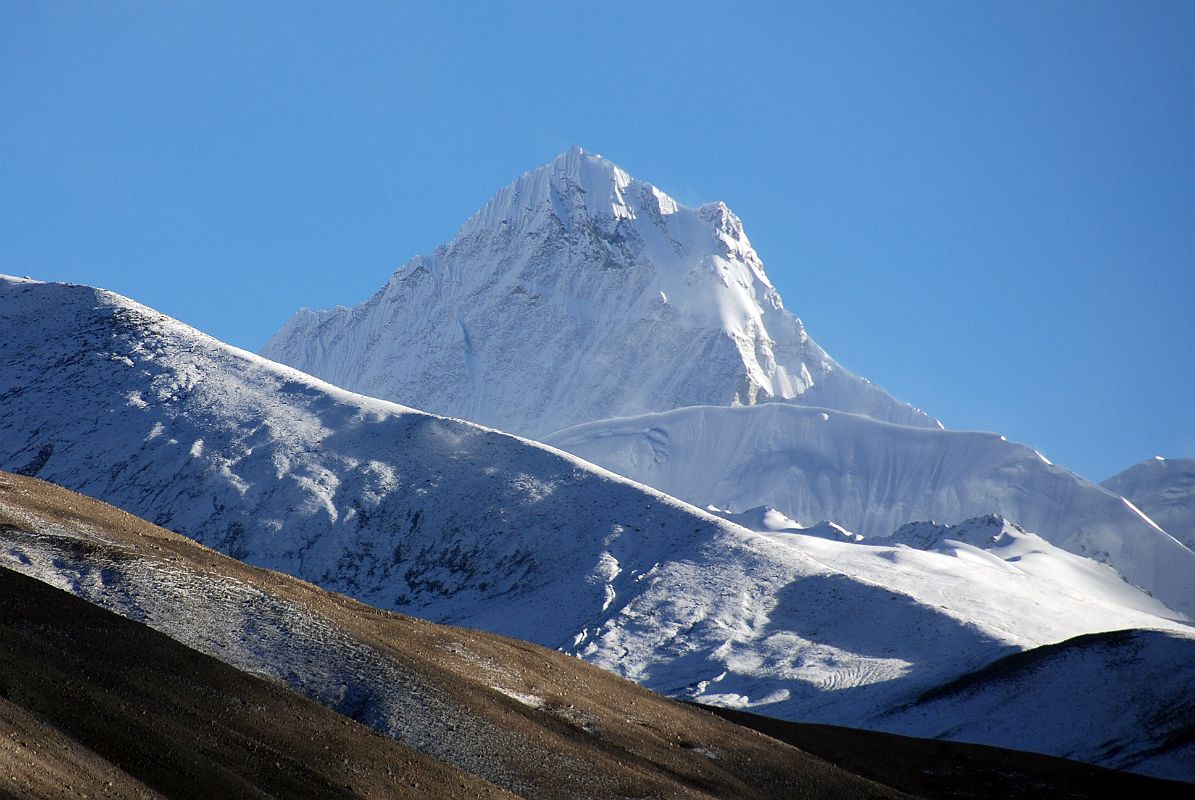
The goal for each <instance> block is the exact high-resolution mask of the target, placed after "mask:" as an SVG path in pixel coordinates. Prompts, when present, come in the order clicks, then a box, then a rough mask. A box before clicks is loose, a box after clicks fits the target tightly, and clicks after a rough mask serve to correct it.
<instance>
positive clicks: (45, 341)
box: [0, 279, 1186, 724]
mask: <svg viewBox="0 0 1195 800" xmlns="http://www.w3.org/2000/svg"><path fill="white" fill-rule="evenodd" d="M0 319H3V320H5V336H4V337H3V338H0V397H2V398H3V403H0V468H5V469H10V470H13V471H19V472H23V473H26V474H35V475H37V476H39V477H43V478H46V479H48V480H51V481H53V482H55V483H58V484H60V485H64V486H67V487H69V488H74V489H77V490H80V491H83V492H85V493H87V494H90V495H92V496H95V497H99V498H101V499H104V500H107V501H109V502H112V503H114V504H116V505H118V506H120V507H122V508H124V509H126V510H128V511H131V512H133V513H137V514H140V515H143V516H146V517H147V518H150V519H153V520H155V521H157V522H159V523H160V524H164V525H165V526H167V527H169V528H172V529H174V530H176V531H178V532H181V533H184V534H187V535H189V536H191V537H192V538H194V539H197V540H199V541H201V542H203V543H205V544H209V545H211V546H214V547H216V548H217V549H220V550H223V551H224V552H226V553H230V554H234V555H236V556H238V557H241V558H243V559H245V560H247V561H249V562H250V563H253V564H257V565H261V566H268V567H273V568H276V569H281V570H283V571H286V572H290V573H291V574H294V575H297V576H299V577H302V578H305V579H307V580H309V581H311V582H313V583H317V584H319V585H321V586H324V587H325V588H331V589H334V590H337V591H341V592H344V593H346V594H349V595H352V596H354V597H357V598H359V599H362V600H365V601H366V602H370V603H372V604H374V605H378V606H382V607H385V608H392V609H396V610H401V611H405V612H408V613H413V614H416V615H418V616H422V617H426V618H429V619H432V620H434V621H439V622H452V623H456V624H462V625H468V626H473V627H478V628H482V629H486V630H490V631H494V632H498V633H504V634H508V635H514V636H519V637H521V638H526V639H530V640H531V641H534V642H537V643H540V644H545V645H548V646H551V647H560V648H562V649H564V650H565V651H567V652H570V653H573V654H576V655H580V656H582V657H584V658H586V659H587V660H589V661H591V662H593V663H596V664H598V665H600V666H604V667H607V668H610V669H613V670H615V671H617V672H619V673H621V674H624V675H626V676H628V677H631V678H634V679H636V680H639V681H641V682H643V683H646V684H647V685H648V686H650V687H651V688H655V689H657V690H660V691H663V692H666V693H669V694H678V695H681V696H685V697H692V698H695V699H700V700H705V701H709V702H721V703H724V704H728V705H739V706H749V707H758V708H759V709H760V710H761V711H763V712H765V713H770V714H775V715H777V716H788V717H790V718H795V717H798V716H799V717H801V718H807V719H821V720H824V721H837V722H853V723H856V724H866V722H867V720H868V719H870V717H871V716H872V715H873V714H874V713H876V712H877V711H879V710H884V709H889V708H891V707H892V706H893V705H896V704H898V703H900V702H903V701H904V700H907V699H909V698H910V696H912V695H913V694H915V693H917V692H921V691H925V690H927V689H929V688H932V687H934V686H937V685H939V684H941V683H942V682H943V681H945V680H949V679H951V678H953V677H955V676H957V675H959V674H962V673H964V672H967V671H970V670H973V669H977V668H979V667H981V666H983V665H984V664H986V663H988V662H990V661H991V660H992V659H993V658H996V657H998V656H1001V655H1004V654H1005V653H1007V652H1009V651H1011V650H1017V649H1022V648H1026V647H1033V646H1036V645H1039V644H1044V643H1048V642H1056V641H1060V640H1062V639H1065V638H1068V637H1070V636H1074V635H1076V634H1080V633H1086V632H1090V631H1098V630H1108V629H1112V628H1135V627H1151V628H1152V627H1160V628H1168V629H1172V630H1185V629H1186V626H1184V625H1183V624H1181V623H1178V622H1174V621H1172V620H1168V619H1165V617H1167V616H1169V617H1173V616H1175V615H1174V614H1172V613H1170V612H1169V611H1168V610H1166V609H1157V612H1158V613H1151V612H1149V611H1148V610H1147V606H1146V605H1143V603H1145V601H1146V600H1147V598H1142V599H1140V600H1134V601H1133V602H1131V603H1129V602H1118V601H1116V600H1115V599H1108V598H1101V597H1098V596H1092V595H1091V594H1089V593H1085V592H1084V591H1083V590H1082V588H1081V587H1076V586H1071V587H1070V588H1068V589H1066V590H1065V591H1060V590H1059V588H1058V584H1057V583H1055V582H1047V581H1043V580H1041V579H1040V578H1039V577H1035V576H1033V575H1029V574H1027V573H1023V572H1022V573H1020V574H1019V575H1018V574H1013V573H1010V571H1009V570H1007V569H1004V568H1002V567H1001V568H994V567H993V564H991V563H988V562H985V561H983V560H975V559H962V558H958V557H955V556H954V555H947V554H943V553H937V552H921V551H917V550H913V549H910V548H908V547H901V548H894V547H865V546H863V545H858V544H848V543H844V542H835V541H828V540H823V539H819V538H816V537H814V536H806V535H799V534H793V533H783V532H781V533H770V534H757V533H752V532H750V531H747V530H746V529H744V528H742V527H739V526H736V525H733V524H731V523H729V522H727V521H725V520H722V519H719V518H717V517H715V516H713V515H710V514H706V513H704V512H701V511H699V510H697V509H696V508H693V507H691V506H688V505H685V504H684V503H682V502H680V501H677V500H674V499H672V498H671V497H668V496H665V495H662V494H659V493H658V492H655V491H654V490H651V489H648V488H646V487H643V486H641V485H638V484H634V483H632V482H630V481H628V480H626V479H624V478H621V477H618V476H616V475H613V474H611V473H608V472H605V471H604V470H601V469H599V468H595V467H593V466H592V465H590V464H587V463H585V462H582V461H580V460H578V459H576V458H574V457H572V456H568V455H566V454H564V453H561V452H559V451H556V450H552V449H550V448H547V447H544V446H541V445H538V444H535V443H532V442H528V441H526V440H522V439H518V438H516V437H512V436H509V435H506V434H502V433H499V432H497V431H493V430H487V429H484V428H480V427H478V426H476V425H472V424H469V423H464V422H459V421H456V420H449V419H443V418H439V417H434V416H431V415H428V414H423V413H420V412H416V411H412V410H410V409H406V408H403V407H401V406H396V405H394V404H392V403H387V402H383V401H378V400H373V399H370V398H365V397H362V396H359V395H354V394H351V393H349V392H345V391H342V390H339V389H336V388H335V387H332V386H330V385H328V384H325V383H323V382H321V381H318V380H316V379H313V378H310V377H308V376H306V375H304V374H302V373H300V372H297V371H295V370H292V369H289V368H286V367H282V366H280V365H277V364H274V363H272V362H268V361H266V360H264V359H261V358H258V357H256V356H253V355H251V354H249V353H245V352H243V351H239V350H236V349H234V348H231V347H228V346H226V345H223V344H221V343H219V342H217V341H215V340H213V339H211V338H210V337H207V336H204V335H203V334H200V333H199V332H197V331H195V330H193V329H191V328H188V327H187V326H185V325H182V324H181V323H178V322H176V321H174V320H171V319H169V318H167V317H164V316H162V315H160V314H157V313H155V312H153V311H152V310H150V309H147V308H145V307H143V306H140V305H137V304H136V303H133V302H132V301H129V300H126V299H124V298H121V297H118V296H116V295H112V294H110V293H107V292H103V291H99V290H95V289H89V288H86V287H77V286H61V285H54V284H41V283H36V282H30V281H20V280H16V279H2V280H0ZM761 408H762V407H761ZM817 413H821V412H817ZM901 430H912V429H904V428H902V429H901ZM925 433H930V434H932V433H933V432H932V431H926V432H925ZM1118 502H1119V501H1118ZM5 552H6V553H9V555H8V556H5V558H16V559H17V560H18V561H20V559H19V558H18V557H17V556H16V555H14V554H13V553H10V552H9V551H8V550H6V551H5ZM26 558H27V559H30V562H31V563H32V562H33V561H34V559H32V555H31V554H26ZM54 559H55V557H53V556H49V557H47V559H45V560H44V561H45V564H48V565H50V566H53V564H54V563H57V562H55V560H54ZM39 563H40V562H39ZM1001 563H1003V562H1001ZM1010 575H1011V577H1010ZM80 580H82V578H80ZM88 580H98V581H100V583H101V584H102V583H103V581H104V580H105V577H104V575H103V574H102V572H101V573H98V574H93V575H90V577H89V578H88ZM923 596H924V598H925V599H922V598H923Z"/></svg>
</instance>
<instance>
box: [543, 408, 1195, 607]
mask: <svg viewBox="0 0 1195 800" xmlns="http://www.w3.org/2000/svg"><path fill="white" fill-rule="evenodd" d="M546 441H547V442H548V443H549V444H552V445H555V446H556V447H560V448H561V449H564V450H567V451H569V452H571V453H575V454H577V455H579V456H581V457H582V458H584V459H586V460H588V461H591V462H593V463H595V464H600V465H602V466H604V467H606V468H608V469H610V470H612V471H614V472H617V473H619V474H620V475H626V476H627V477H629V478H632V479H634V480H637V481H640V482H642V483H645V484H647V485H649V486H654V487H655V488H657V489H660V490H661V491H664V492H667V493H668V494H670V495H672V496H674V497H679V498H681V499H682V500H687V501H689V502H691V503H694V504H701V505H705V504H712V505H714V506H717V507H719V508H725V509H730V510H731V511H737V510H739V509H747V508H753V507H756V506H761V505H771V506H773V507H775V508H776V509H777V510H779V511H780V512H782V513H784V514H785V515H787V516H789V517H791V518H792V519H794V520H796V521H797V522H798V523H800V524H802V525H811V524H813V523H815V522H817V521H819V520H832V521H833V522H835V523H837V524H839V525H841V526H843V527H845V528H847V529H849V530H851V531H854V532H856V533H860V534H862V535H864V536H868V537H871V536H884V535H887V534H889V533H891V532H892V531H893V530H895V529H896V528H898V527H899V526H901V525H904V524H905V523H907V522H911V521H916V520H935V521H939V522H947V523H953V522H959V521H961V520H964V519H968V518H970V517H975V516H982V515H985V514H991V513H998V514H1001V515H1003V516H1004V517H1006V518H1008V519H1010V520H1012V521H1014V522H1016V523H1017V524H1019V525H1022V526H1024V527H1025V528H1027V529H1029V530H1033V531H1036V532H1038V533H1040V535H1042V536H1043V537H1045V538H1046V539H1048V540H1049V541H1050V542H1051V543H1052V544H1054V545H1056V546H1058V547H1061V548H1063V549H1065V550H1068V551H1070V552H1072V553H1075V554H1077V555H1081V556H1086V557H1090V558H1093V559H1095V560H1097V561H1100V562H1103V563H1106V564H1109V565H1111V566H1112V567H1114V568H1115V569H1116V570H1117V571H1118V572H1119V573H1120V574H1121V575H1122V576H1124V578H1125V579H1127V580H1128V581H1130V582H1132V583H1133V584H1135V585H1137V586H1140V587H1143V588H1145V589H1147V590H1149V591H1150V592H1152V593H1153V594H1154V595H1155V596H1156V597H1158V598H1159V599H1161V600H1162V601H1163V602H1164V603H1166V604H1167V605H1169V606H1170V607H1171V608H1175V609H1177V610H1179V611H1183V612H1184V613H1187V614H1193V613H1195V584H1193V583H1192V579H1191V578H1192V576H1193V575H1195V553H1192V552H1191V550H1189V549H1188V548H1186V547H1184V546H1183V545H1182V544H1180V543H1179V542H1178V541H1176V540H1175V539H1174V538H1173V537H1171V536H1169V535H1168V534H1167V533H1165V532H1164V531H1162V530H1161V529H1160V528H1159V527H1158V526H1157V525H1155V524H1154V523H1153V522H1152V521H1151V520H1150V519H1149V518H1148V517H1146V516H1144V515H1143V514H1141V513H1140V512H1139V511H1138V510H1137V509H1136V508H1134V507H1133V506H1132V505H1130V504H1129V503H1126V502H1125V501H1124V499H1123V498H1121V497H1118V496H1116V495H1114V494H1112V493H1110V492H1108V491H1106V490H1104V489H1101V488H1100V487H1098V486H1096V485H1094V484H1091V483H1088V482H1087V481H1085V480H1083V479H1081V478H1079V477H1077V476H1075V475H1074V474H1072V473H1070V472H1068V471H1067V470H1065V469H1062V468H1060V467H1056V466H1054V465H1052V464H1050V463H1048V462H1047V461H1046V460H1045V459H1044V458H1042V457H1041V456H1040V455H1038V454H1037V453H1036V452H1034V451H1033V450H1031V449H1029V448H1027V447H1024V446H1023V445H1019V444H1015V443H1012V442H1008V441H1005V440H1004V438H1003V437H1001V436H997V435H995V434H987V433H974V432H968V431H946V430H930V429H918V428H912V427H908V426H902V425H891V424H887V423H883V422H878V421H876V420H873V419H869V418H867V417H863V416H859V415H855V414H842V413H837V412H834V411H831V410H828V409H816V408H806V407H800V406H793V405H789V404H783V403H767V404H762V405H758V406H752V407H743V408H717V407H712V406H706V407H699V408H685V409H678V410H676V411H671V412H668V413H664V414H651V415H644V416H640V417H633V418H622V419H614V420H604V421H600V422H593V423H589V424H586V425H580V426H577V427H574V428H571V429H569V430H565V431H561V432H559V433H557V434H554V435H553V436H550V437H548V438H547V439H546Z"/></svg>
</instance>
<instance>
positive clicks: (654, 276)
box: [263, 148, 937, 438]
mask: <svg viewBox="0 0 1195 800" xmlns="http://www.w3.org/2000/svg"><path fill="white" fill-rule="evenodd" d="M263 353H264V354H265V355H266V356H268V357H269V358H272V359H275V360H277V361H281V362H283V363H286V364H290V365H292V366H294V367H297V368H299V369H302V370H304V371H306V372H308V373H310V374H312V375H316V376H318V377H320V378H323V379H325V380H328V381H330V382H332V383H334V384H336V385H338V386H343V387H345V388H348V389H352V390H354V391H359V392H363V393H365V394H368V395H371V396H374V397H382V398H386V399H390V400H395V401H397V402H401V403H405V404H408V405H411V406H415V407H417V408H420V409H423V410H425V411H431V412H434V413H437V414H446V415H449V416H453V417H460V418H463V419H470V420H473V421H476V422H480V423H483V424H486V425H492V426H494V427H497V428H501V429H502V430H505V431H510V432H512V433H518V434H522V435H527V436H532V437H535V438H538V437H540V436H542V435H544V434H547V433H549V432H551V431H554V430H557V429H559V428H563V427H566V426H568V425H575V424H577V423H580V422H585V421H588V420H593V419H602V418H605V417H612V416H622V415H626V414H637V413H642V412H645V411H661V410H667V409H670V408H676V407H679V406H686V405H694V404H699V403H711V404H720V405H749V404H753V403H757V402H762V401H764V400H776V399H783V400H791V401H794V402H803V403H814V404H817V405H827V406H832V407H836V408H843V409H846V410H849V411H858V412H863V413H867V414H870V415H872V416H875V417H877V418H881V419H889V420H893V421H896V422H902V423H907V424H912V425H922V426H936V425H937V423H936V422H935V421H934V420H931V419H930V418H928V417H927V416H926V415H924V414H922V413H921V412H919V411H916V410H915V409H913V408H911V407H909V406H908V405H906V404H904V403H900V402H897V401H895V400H893V399H892V398H891V397H889V396H888V395H887V394H886V393H884V392H883V391H882V390H881V389H879V388H878V387H876V386H874V385H872V384H871V383H869V382H867V381H866V380H863V379H862V378H859V377H857V376H855V375H852V374H851V373H850V372H848V371H846V370H844V369H843V368H842V367H841V366H839V365H838V364H837V363H835V362H834V360H833V359H831V358H830V357H829V356H828V355H827V354H826V353H825V351H824V350H822V349H821V348H820V347H818V345H817V344H816V343H814V342H813V341H812V340H811V339H810V338H809V336H808V335H807V334H806V332H805V328H804V326H803V325H802V323H801V321H800V320H799V319H797V317H795V316H793V315H792V314H791V313H789V312H788V311H787V310H785V309H784V306H783V304H782V303H781V301H780V296H779V294H778V293H777V292H776V290H775V288H774V287H773V286H772V285H771V283H770V282H769V281H768V278H767V276H766V274H765V273H764V268H763V264H762V262H760V260H759V257H758V256H757V255H756V253H755V250H754V249H753V248H752V247H751V243H750V242H749V241H748V239H747V236H746V234H745V233H744V231H743V226H742V223H741V222H740V221H739V219H738V218H737V217H736V216H735V215H734V214H732V213H731V212H730V210H729V209H728V208H727V207H726V206H725V205H724V204H722V203H713V204H709V205H704V206H701V207H700V208H687V207H685V206H682V205H680V204H678V203H677V202H676V201H674V200H673V199H672V198H670V197H668V196H667V195H666V194H664V193H663V192H661V191H660V190H659V189H657V188H655V187H654V186H652V185H650V184H648V183H644V182H643V181H639V180H636V179H634V178H632V177H630V176H629V175H627V173H625V172H624V171H623V170H621V169H619V168H618V167H617V166H615V165H614V164H612V163H610V162H609V161H607V160H605V159H603V158H601V157H600V156H596V155H592V154H588V153H585V152H583V151H582V150H580V149H579V148H574V149H573V150H570V151H569V152H568V153H565V154H563V155H561V156H559V157H558V158H556V159H555V160H554V161H552V162H551V163H549V164H547V165H545V166H543V167H540V168H539V169H536V170H533V171H531V172H528V173H526V174H525V175H523V176H522V177H520V178H519V179H517V180H516V181H515V182H514V183H512V184H511V185H509V186H507V187H506V188H504V189H502V190H501V191H499V192H498V194H497V195H495V196H494V197H493V199H491V200H490V201H489V203H488V204H487V205H486V206H485V207H484V208H483V209H481V210H480V211H478V212H477V213H476V214H475V215H474V216H473V217H472V218H470V219H469V220H468V221H467V222H466V223H465V224H464V226H463V227H462V228H461V229H460V231H459V232H458V233H457V235H456V237H455V238H454V239H453V240H452V241H451V242H449V243H448V244H447V245H445V246H443V247H440V248H439V249H437V250H436V251H435V252H434V253H432V254H431V255H428V256H420V257H417V258H414V259H412V260H411V261H409V262H408V263H407V264H405V265H404V266H402V267H401V268H400V269H399V270H398V271H397V272H395V273H394V275H393V276H392V277H391V278H390V280H389V281H388V282H387V283H386V285H385V286H384V287H383V288H382V289H381V290H380V291H379V292H378V293H377V294H376V295H374V296H373V297H372V298H370V299H369V300H367V301H366V302H364V303H362V304H361V305H358V306H355V307H353V308H343V307H341V308H336V309H332V310H329V311H311V310H307V309H304V310H302V311H299V312H298V313H297V314H296V315H295V316H294V317H293V318H292V319H291V320H290V321H289V322H287V323H286V325H284V326H283V328H282V329H281V330H280V331H278V333H277V334H276V335H275V336H274V337H273V339H271V341H270V342H269V344H267V345H266V347H265V349H264V351H263Z"/></svg>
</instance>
